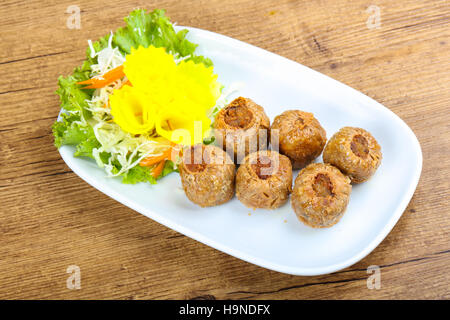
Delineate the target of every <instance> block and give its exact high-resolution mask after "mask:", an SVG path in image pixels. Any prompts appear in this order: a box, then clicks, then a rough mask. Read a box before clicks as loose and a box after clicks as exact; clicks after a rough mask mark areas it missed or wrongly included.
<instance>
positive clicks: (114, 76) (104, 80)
mask: <svg viewBox="0 0 450 320" xmlns="http://www.w3.org/2000/svg"><path fill="white" fill-rule="evenodd" d="M123 77H125V73H124V72H123V66H118V67H117V68H114V69H112V70H110V71H108V72H107V73H105V74H104V75H103V76H101V77H97V78H92V79H89V80H85V81H80V82H77V84H81V85H88V86H87V87H84V88H83V89H98V88H103V87H104V86H106V85H108V84H110V83H112V82H114V81H116V80H118V79H121V78H123Z"/></svg>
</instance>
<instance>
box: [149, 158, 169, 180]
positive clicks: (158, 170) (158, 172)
mask: <svg viewBox="0 0 450 320" xmlns="http://www.w3.org/2000/svg"><path fill="white" fill-rule="evenodd" d="M165 164H166V160H163V161H161V162H159V163H158V164H157V165H156V167H154V168H153V170H152V176H153V178H155V179H156V178H158V177H159V176H160V175H161V173H162V171H163V169H164V165H165Z"/></svg>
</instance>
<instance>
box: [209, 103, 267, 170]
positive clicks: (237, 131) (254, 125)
mask: <svg viewBox="0 0 450 320" xmlns="http://www.w3.org/2000/svg"><path fill="white" fill-rule="evenodd" d="M239 107H244V108H247V110H248V111H249V112H250V113H251V117H249V118H250V119H248V120H249V121H248V122H247V123H246V125H245V126H241V127H237V126H235V125H232V124H231V123H230V122H229V121H226V116H227V112H229V110H230V109H231V108H239ZM269 127H270V120H269V118H268V117H267V115H266V113H265V112H264V109H263V107H261V106H260V105H258V104H256V103H255V102H253V101H252V100H251V99H248V98H243V97H239V98H236V99H235V100H233V101H232V102H231V103H230V104H228V105H227V106H226V107H224V108H223V109H221V110H220V111H219V113H218V114H217V116H216V119H215V121H214V135H215V138H216V140H217V142H218V143H219V145H220V146H223V149H224V150H226V151H227V152H228V153H229V154H230V156H232V157H233V158H234V159H235V160H237V161H238V163H239V162H240V160H241V159H237V154H238V150H239V147H240V148H242V151H241V154H242V155H243V156H246V155H248V154H249V153H250V152H253V151H257V150H261V149H266V148H267V144H268V129H269ZM260 129H264V130H265V134H264V136H261V137H260V135H259V134H260V132H259V130H260ZM259 139H261V141H263V143H261V144H260V143H259V141H260V140H259ZM250 142H255V143H256V144H255V145H251V144H250ZM227 145H229V146H230V148H227ZM228 149H231V150H228ZM244 149H245V150H244ZM244 153H245V154H244Z"/></svg>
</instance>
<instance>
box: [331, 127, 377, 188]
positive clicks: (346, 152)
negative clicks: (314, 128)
mask: <svg viewBox="0 0 450 320" xmlns="http://www.w3.org/2000/svg"><path fill="white" fill-rule="evenodd" d="M381 159H382V154H381V147H380V145H379V144H378V142H377V140H375V138H374V137H373V136H372V135H371V134H370V133H369V132H367V131H366V130H364V129H361V128H353V127H344V128H342V129H340V130H339V131H338V132H337V133H335V134H334V135H333V136H332V137H331V139H330V140H329V141H328V143H327V145H326V146H325V150H324V152H323V161H324V162H326V163H330V164H332V165H334V166H336V167H338V168H339V169H340V170H341V171H342V172H343V173H344V174H346V175H348V176H349V177H350V179H351V180H352V183H361V182H364V181H366V180H368V179H369V178H370V177H371V176H372V175H373V174H374V173H375V171H376V170H377V168H378V167H379V166H380V163H381Z"/></svg>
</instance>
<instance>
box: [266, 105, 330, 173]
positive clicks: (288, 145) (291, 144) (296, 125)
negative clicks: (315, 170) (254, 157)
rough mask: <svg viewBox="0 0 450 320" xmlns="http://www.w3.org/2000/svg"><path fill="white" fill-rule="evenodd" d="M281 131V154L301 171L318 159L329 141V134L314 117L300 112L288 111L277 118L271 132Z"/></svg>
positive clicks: (279, 132)
mask: <svg viewBox="0 0 450 320" xmlns="http://www.w3.org/2000/svg"><path fill="white" fill-rule="evenodd" d="M273 130H279V131H278V134H279V138H280V140H279V141H280V142H279V148H280V152H281V153H282V154H284V155H286V156H287V157H289V159H291V161H292V167H293V168H294V169H300V168H303V167H304V166H306V165H307V164H309V163H310V162H311V161H313V160H314V159H315V158H317V157H318V156H319V155H320V154H321V153H322V150H323V147H324V146H325V143H326V141H327V133H326V131H325V129H324V128H322V126H321V125H320V123H319V121H317V119H316V118H314V115H313V114H312V113H309V112H303V111H300V110H288V111H285V112H283V113H282V114H280V115H278V116H276V117H275V119H274V121H273V124H272V127H271V132H272V134H274V131H273Z"/></svg>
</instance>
